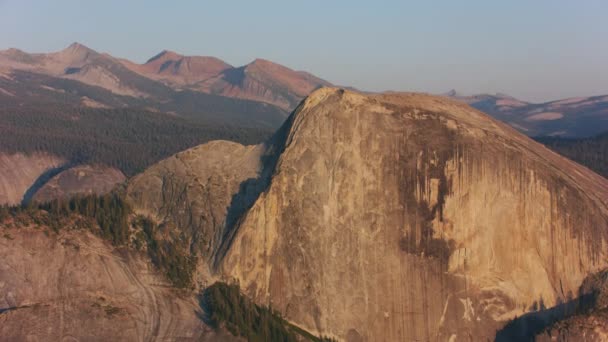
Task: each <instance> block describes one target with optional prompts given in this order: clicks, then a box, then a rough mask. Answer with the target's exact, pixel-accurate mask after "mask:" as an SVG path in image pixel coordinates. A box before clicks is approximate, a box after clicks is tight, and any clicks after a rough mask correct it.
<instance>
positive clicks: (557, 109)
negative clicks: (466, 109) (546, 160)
mask: <svg viewBox="0 0 608 342" xmlns="http://www.w3.org/2000/svg"><path fill="white" fill-rule="evenodd" d="M443 95H444V96H447V97H451V98H454V99H456V100H459V101H463V102H466V103H467V104H469V105H471V106H472V107H474V108H476V109H479V110H481V111H483V112H485V113H487V114H489V115H491V116H493V117H495V118H497V119H499V120H501V121H504V122H506V123H508V124H510V125H511V126H513V127H515V128H516V129H517V130H519V131H520V132H522V133H524V134H526V135H529V136H561V137H589V136H594V135H597V134H600V133H602V132H605V131H607V130H608V95H604V96H593V97H576V98H569V99H563V100H557V101H551V102H546V103H529V102H525V101H521V100H518V99H516V98H514V97H512V96H509V95H505V94H494V95H491V94H478V95H471V96H466V95H462V94H459V93H458V92H456V91H455V90H451V91H449V92H447V93H445V94H443Z"/></svg>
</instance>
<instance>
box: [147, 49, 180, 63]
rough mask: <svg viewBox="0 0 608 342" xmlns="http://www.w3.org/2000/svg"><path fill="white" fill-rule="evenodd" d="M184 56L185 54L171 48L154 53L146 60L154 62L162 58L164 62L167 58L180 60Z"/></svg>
mask: <svg viewBox="0 0 608 342" xmlns="http://www.w3.org/2000/svg"><path fill="white" fill-rule="evenodd" d="M183 57H184V56H182V55H180V54H179V53H177V52H174V51H171V50H163V51H161V52H159V53H158V54H156V55H154V56H153V57H152V58H150V59H148V61H146V64H148V63H152V62H154V61H157V60H161V61H163V62H164V61H167V60H178V59H181V58H183Z"/></svg>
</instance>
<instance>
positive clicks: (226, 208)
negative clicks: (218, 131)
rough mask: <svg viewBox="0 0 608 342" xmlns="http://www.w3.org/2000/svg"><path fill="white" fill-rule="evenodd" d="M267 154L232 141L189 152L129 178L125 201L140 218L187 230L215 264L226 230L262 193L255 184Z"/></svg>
mask: <svg viewBox="0 0 608 342" xmlns="http://www.w3.org/2000/svg"><path fill="white" fill-rule="evenodd" d="M264 151H265V148H264V146H263V145H259V146H243V145H241V144H238V143H235V142H230V141H213V142H210V143H207V144H204V145H201V146H198V147H194V148H191V149H188V150H186V151H184V152H180V153H178V154H176V155H174V156H173V157H170V158H168V159H165V160H163V161H161V162H159V163H158V164H156V165H154V166H152V167H150V168H148V169H147V170H146V171H145V172H144V173H142V174H140V175H137V176H136V177H134V178H133V179H131V180H130V181H129V185H128V187H127V190H126V193H127V198H128V200H129V201H130V202H131V203H132V204H133V206H134V210H135V212H136V213H137V214H142V215H145V216H148V217H151V218H153V219H154V220H155V221H156V222H157V223H159V224H162V225H171V226H174V227H179V228H180V229H181V230H182V231H183V232H186V233H187V234H186V236H187V237H188V238H189V241H190V243H191V244H192V245H193V246H195V245H196V246H197V247H199V248H200V249H199V251H200V252H201V253H202V255H203V256H204V258H205V259H206V260H211V259H212V257H213V255H215V253H216V252H217V250H218V249H219V245H220V243H221V241H222V238H223V235H224V233H225V230H226V227H227V226H234V224H235V220H236V218H238V216H239V215H240V214H242V212H243V211H244V210H245V208H247V206H248V203H249V205H250V203H252V202H253V201H254V200H255V198H256V196H255V195H257V194H258V193H259V191H257V192H256V189H258V187H256V186H255V184H254V182H252V181H253V180H255V179H257V178H258V177H259V175H260V172H261V169H262V161H261V156H262V153H263V152H264ZM230 220H232V221H230ZM227 221H230V222H227Z"/></svg>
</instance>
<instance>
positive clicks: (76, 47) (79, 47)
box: [63, 42, 93, 52]
mask: <svg viewBox="0 0 608 342" xmlns="http://www.w3.org/2000/svg"><path fill="white" fill-rule="evenodd" d="M63 51H70V52H84V51H86V52H93V50H92V49H90V48H89V47H87V46H85V45H83V44H80V43H78V42H73V43H72V44H70V46H68V47H67V48H65V49H64V50H63Z"/></svg>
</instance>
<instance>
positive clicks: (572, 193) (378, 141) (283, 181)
mask: <svg viewBox="0 0 608 342" xmlns="http://www.w3.org/2000/svg"><path fill="white" fill-rule="evenodd" d="M225 147H228V148H227V149H224V150H222V149H219V148H218V146H214V145H203V146H202V147H200V148H198V149H195V150H191V151H189V153H190V154H191V155H190V156H189V157H188V158H185V156H186V155H184V156H181V157H179V155H178V157H177V159H179V160H180V162H179V163H182V164H183V165H181V164H179V163H178V161H177V160H170V159H169V160H166V161H163V162H161V163H159V165H158V167H156V168H153V170H154V171H153V172H152V171H150V170H149V171H147V172H145V173H144V174H143V175H142V176H141V178H140V180H139V181H134V182H132V183H131V184H130V185H129V190H128V192H129V193H130V194H131V198H132V202H133V205H134V207H136V208H138V210H141V211H143V212H146V211H149V212H154V211H155V210H157V208H161V212H163V210H164V212H163V214H161V217H160V218H159V219H164V218H169V217H171V216H178V217H180V219H181V220H191V221H190V223H188V222H185V223H184V221H182V223H184V224H183V225H178V229H182V230H186V229H188V230H190V231H191V232H192V234H194V232H195V231H197V228H196V227H197V226H201V225H198V224H192V223H191V222H195V221H194V218H205V219H206V220H207V221H208V222H211V223H210V224H204V225H202V227H204V228H203V229H204V230H205V235H207V236H209V237H210V238H209V239H211V240H206V241H208V243H209V245H208V247H207V251H208V252H207V253H206V254H205V255H206V256H207V263H206V264H204V265H202V267H203V268H205V269H209V270H210V271H211V276H212V277H219V278H224V279H237V280H238V281H239V283H240V285H241V287H242V288H243V289H244V290H245V292H246V293H247V294H248V295H249V296H251V297H252V298H254V299H255V300H256V301H258V302H259V303H264V304H272V307H273V308H275V309H277V310H279V311H280V312H281V313H282V314H283V315H284V316H285V317H286V318H287V319H289V320H291V321H292V322H295V323H297V324H299V325H301V326H302V327H304V328H306V329H307V330H309V331H312V332H315V333H319V334H324V335H332V336H335V337H338V338H339V339H343V340H347V341H405V340H438V341H443V340H454V339H455V340H486V339H494V337H495V334H496V332H497V331H498V330H499V329H501V328H502V327H503V326H504V325H505V324H506V323H507V322H508V321H509V320H511V319H513V318H515V317H516V316H519V315H522V314H525V313H528V312H530V311H532V310H533V308H534V307H537V306H538V305H539V303H543V305H546V306H547V307H550V306H554V305H557V304H558V303H561V302H564V301H567V300H569V299H571V298H574V297H576V296H577V294H578V292H577V291H578V289H579V287H580V286H581V283H582V282H583V280H584V279H585V277H587V276H588V275H589V274H590V273H592V272H596V271H598V270H600V269H603V268H605V267H606V266H608V265H607V263H608V261H607V260H608V259H606V256H607V255H606V254H607V253H606V251H607V249H606V237H607V234H608V232H607V228H608V206H607V202H608V181H606V180H605V179H603V178H602V177H600V176H598V175H596V174H594V173H593V172H591V171H589V170H588V169H586V168H584V167H582V166H580V165H578V164H576V163H574V162H571V161H569V160H567V159H565V158H563V157H560V156H558V155H556V154H555V153H553V152H551V151H549V150H548V149H546V148H544V147H543V146H541V145H540V144H537V143H535V142H534V141H532V140H530V139H528V138H526V137H525V136H523V135H521V134H519V133H518V132H516V131H515V130H514V129H512V128H510V127H509V126H507V125H505V124H503V123H500V122H498V121H496V120H494V119H491V118H490V117H488V116H487V115H485V114H483V113H481V112H478V111H476V110H474V109H472V108H470V107H468V106H467V105H464V104H460V103H457V102H454V101H452V100H447V99H443V98H439V97H433V96H427V95H418V94H391V95H375V96H364V95H361V94H358V93H354V92H350V91H344V90H341V89H332V88H324V89H321V90H318V91H315V92H314V93H313V94H312V95H310V96H309V97H308V98H307V99H306V100H304V101H303V102H302V103H301V104H300V105H299V106H298V108H297V109H296V110H295V111H294V113H293V114H292V116H291V117H290V118H289V119H288V121H287V122H286V123H285V125H284V126H283V127H282V128H281V130H280V131H279V132H278V133H277V134H276V135H275V137H274V138H273V139H272V140H271V141H269V142H268V143H267V144H265V145H260V146H258V147H243V146H239V145H231V146H225ZM257 149H259V150H257ZM254 150H255V151H256V152H255V153H253V152H247V153H245V152H244V151H254ZM234 157H236V159H232V158H234ZM189 160H190V161H189ZM194 160H198V161H199V162H194ZM231 160H232V161H231ZM202 161H204V163H205V164H206V165H205V167H203V168H201V167H195V166H196V165H199V166H200V165H203V162H202ZM172 163H173V164H175V165H181V166H179V167H178V168H177V169H175V166H171V164H172ZM161 165H162V167H161ZM236 165H238V166H239V170H249V171H245V172H242V171H239V172H238V173H237V171H235V169H236ZM163 168H164V169H163ZM182 169H183V170H191V171H189V172H190V174H189V175H188V176H187V179H188V181H185V182H183V183H182V184H181V185H179V187H177V188H174V186H175V185H176V184H177V180H179V179H182V178H181V176H180V175H181V174H182V173H183V172H182V171H175V170H182ZM201 169H202V170H204V171H201ZM201 176H203V177H202V178H201ZM256 176H257V178H255V177H256ZM145 177H151V178H150V179H152V180H154V179H156V181H155V183H154V182H142V180H143V179H144V178H145ZM252 177H253V178H252ZM239 182H240V185H237V184H239ZM144 183H145V185H144ZM193 187H198V188H199V189H200V190H198V193H200V194H205V195H204V199H203V200H202V202H201V203H203V204H204V205H200V203H199V204H198V205H197V206H196V208H198V209H197V210H196V211H188V209H189V208H195V206H193V205H192V206H189V204H188V203H195V202H196V201H197V200H196V199H193V198H191V197H190V194H192V190H191V189H192V188H193ZM247 189H249V190H247ZM147 192H149V193H151V194H152V195H151V196H148V195H146V193H147ZM171 193H175V194H180V196H184V195H186V196H187V198H188V201H185V202H183V203H182V204H177V203H180V200H179V199H180V197H178V196H175V195H171V196H167V194H171ZM133 194H138V195H136V196H134V195H133ZM243 194H245V196H243ZM197 197H198V198H199V199H200V198H201V197H200V196H197ZM243 198H246V199H247V200H242V199H243ZM214 199H219V201H215V200H214ZM235 202H236V203H237V204H236V205H235ZM212 203H214V204H212ZM150 208H152V209H153V210H150ZM235 208H237V209H236V210H235ZM235 216H236V217H235ZM210 218H212V219H210ZM201 222H202V221H201ZM198 229H200V228H198ZM211 237H213V238H211Z"/></svg>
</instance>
